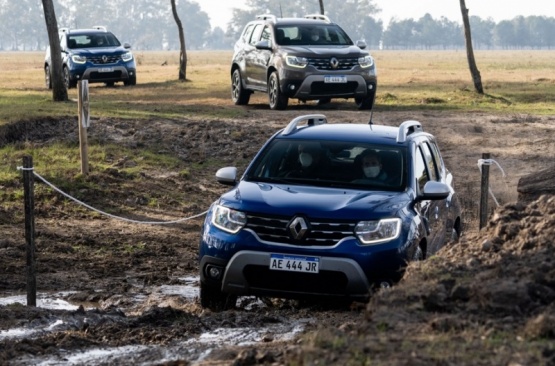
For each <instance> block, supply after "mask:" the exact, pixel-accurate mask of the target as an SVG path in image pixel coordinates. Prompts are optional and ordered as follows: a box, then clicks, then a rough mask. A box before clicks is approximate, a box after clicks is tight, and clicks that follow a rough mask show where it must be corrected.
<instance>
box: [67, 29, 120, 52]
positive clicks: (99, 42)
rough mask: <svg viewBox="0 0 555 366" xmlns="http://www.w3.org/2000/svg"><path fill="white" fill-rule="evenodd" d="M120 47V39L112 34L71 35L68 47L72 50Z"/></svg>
mask: <svg viewBox="0 0 555 366" xmlns="http://www.w3.org/2000/svg"><path fill="white" fill-rule="evenodd" d="M119 45H120V43H119V41H118V39H117V38H116V36H114V35H113V34H111V33H99V34H78V35H70V36H69V37H68V40H67V46H68V48H71V49H74V48H93V47H117V46H119Z"/></svg>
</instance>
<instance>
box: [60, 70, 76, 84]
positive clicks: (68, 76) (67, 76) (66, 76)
mask: <svg viewBox="0 0 555 366" xmlns="http://www.w3.org/2000/svg"><path fill="white" fill-rule="evenodd" d="M63 75H64V83H65V84H66V88H67V89H71V88H75V87H76V86H77V81H73V80H71V74H70V73H69V69H68V68H67V66H64V70H63Z"/></svg>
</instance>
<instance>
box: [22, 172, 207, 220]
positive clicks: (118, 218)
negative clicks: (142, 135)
mask: <svg viewBox="0 0 555 366" xmlns="http://www.w3.org/2000/svg"><path fill="white" fill-rule="evenodd" d="M17 170H33V168H23V167H20V166H18V167H17ZM33 174H34V175H35V176H36V177H37V178H39V179H40V180H42V181H43V182H44V183H45V184H46V185H48V186H49V187H50V188H52V189H53V190H55V191H56V192H58V193H60V194H61V195H63V196H64V197H67V198H69V199H70V200H72V201H74V202H77V203H78V204H80V205H81V206H84V207H86V208H88V209H90V210H92V211H95V212H97V213H99V214H101V215H104V216H108V217H111V218H113V219H117V220H121V221H126V222H131V223H134V224H143V225H169V224H177V223H179V222H183V221H188V220H192V219H195V218H197V217H201V216H203V215H205V214H206V213H207V212H208V210H206V211H204V212H202V213H200V214H197V215H194V216H190V217H185V218H181V219H178V220H174V221H138V220H132V219H128V218H125V217H120V216H116V215H112V214H110V213H107V212H104V211H101V210H98V209H96V208H94V207H92V206H90V205H88V204H86V203H84V202H82V201H79V200H78V199H77V198H75V197H72V196H70V195H69V194H67V193H65V192H63V191H62V190H61V189H59V188H58V187H56V186H54V185H53V184H52V183H50V182H49V181H47V180H46V179H44V178H43V177H42V176H41V175H40V174H38V173H37V172H35V171H33Z"/></svg>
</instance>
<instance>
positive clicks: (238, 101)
mask: <svg viewBox="0 0 555 366" xmlns="http://www.w3.org/2000/svg"><path fill="white" fill-rule="evenodd" d="M250 98H251V93H250V92H249V91H248V90H245V88H243V82H242V80H241V71H239V69H236V70H235V71H233V75H232V76H231V100H232V101H233V103H234V104H235V105H247V104H249V99H250Z"/></svg>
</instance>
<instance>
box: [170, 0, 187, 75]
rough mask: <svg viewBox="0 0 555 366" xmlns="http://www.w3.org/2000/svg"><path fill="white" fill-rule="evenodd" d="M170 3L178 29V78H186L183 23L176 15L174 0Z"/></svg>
mask: <svg viewBox="0 0 555 366" xmlns="http://www.w3.org/2000/svg"><path fill="white" fill-rule="evenodd" d="M171 3H172V13H173V19H175V24H177V30H178V31H179V47H180V52H179V80H183V81H185V80H187V50H186V49H185V34H184V33H183V25H182V24H181V20H180V19H179V15H177V8H176V6H175V0H171Z"/></svg>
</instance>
